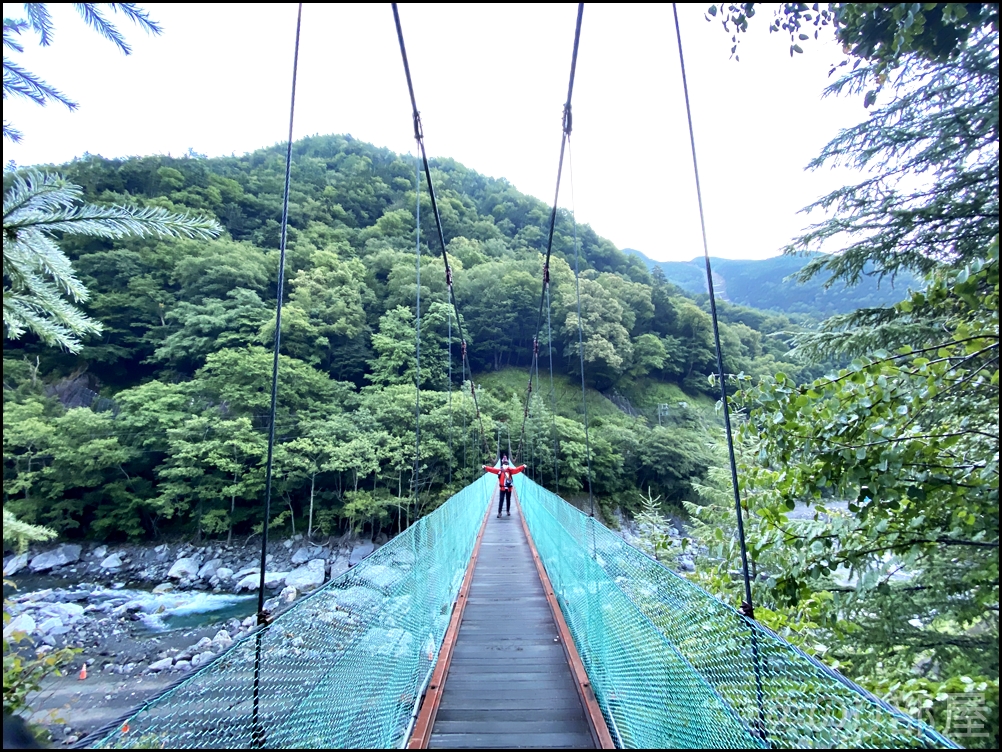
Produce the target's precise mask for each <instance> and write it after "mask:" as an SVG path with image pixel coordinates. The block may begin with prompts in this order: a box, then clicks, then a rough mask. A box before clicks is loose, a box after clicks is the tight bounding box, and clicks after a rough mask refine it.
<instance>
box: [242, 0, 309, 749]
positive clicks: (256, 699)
mask: <svg viewBox="0 0 1002 752" xmlns="http://www.w3.org/2000/svg"><path fill="white" fill-rule="evenodd" d="M302 27H303V4H302V3H299V7H298V10H297V11H296V44H295V52H294V53H293V56H292V94H291V96H290V101H289V138H288V141H287V144H286V147H285V190H284V192H283V194H282V234H281V239H280V241H279V251H278V291H277V292H276V294H275V301H276V302H275V341H274V346H273V350H272V363H271V409H270V410H269V420H268V459H267V461H266V464H265V481H264V522H263V524H262V525H261V572H260V575H259V577H258V590H257V623H258V630H257V634H256V636H255V641H254V681H253V689H252V697H253V700H252V711H251V746H252V747H254V748H261V747H264V746H265V744H266V742H267V740H266V738H265V731H264V726H262V725H261V718H260V705H261V657H262V644H261V640H262V635H263V634H264V630H263V629H262V628H261V627H263V625H264V624H265V623H267V615H266V614H265V611H264V593H265V590H264V586H265V567H266V566H267V564H268V523H269V518H270V517H271V483H272V477H273V473H274V460H275V416H276V413H277V412H278V352H279V349H280V347H281V345H282V293H283V292H284V289H285V247H286V241H287V240H288V236H289V188H290V185H291V183H292V124H293V122H294V120H295V114H296V79H297V76H298V73H299V39H300V31H301V30H302Z"/></svg>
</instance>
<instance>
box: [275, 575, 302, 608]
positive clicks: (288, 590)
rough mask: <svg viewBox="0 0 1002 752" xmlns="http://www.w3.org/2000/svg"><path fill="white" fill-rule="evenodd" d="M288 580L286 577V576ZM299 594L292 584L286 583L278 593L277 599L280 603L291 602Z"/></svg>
mask: <svg viewBox="0 0 1002 752" xmlns="http://www.w3.org/2000/svg"><path fill="white" fill-rule="evenodd" d="M286 581H288V578H286ZM298 596H299V592H298V591H297V590H296V588H294V587H293V586H292V585H286V586H285V587H284V588H282V592H281V593H279V594H278V599H279V600H280V601H282V603H292V602H293V601H294V600H296V598H297V597H298Z"/></svg>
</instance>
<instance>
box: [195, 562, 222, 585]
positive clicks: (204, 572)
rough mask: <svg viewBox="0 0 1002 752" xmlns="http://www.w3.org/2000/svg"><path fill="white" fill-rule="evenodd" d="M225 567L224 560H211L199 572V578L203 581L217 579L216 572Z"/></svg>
mask: <svg viewBox="0 0 1002 752" xmlns="http://www.w3.org/2000/svg"><path fill="white" fill-rule="evenodd" d="M222 565H223V560H222V559H210V560H209V561H207V562H205V563H204V564H203V565H202V568H201V569H199V570H198V576H199V577H201V578H202V579H203V580H208V579H211V578H212V577H215V575H216V570H218V569H219V568H220V567H221V566H222Z"/></svg>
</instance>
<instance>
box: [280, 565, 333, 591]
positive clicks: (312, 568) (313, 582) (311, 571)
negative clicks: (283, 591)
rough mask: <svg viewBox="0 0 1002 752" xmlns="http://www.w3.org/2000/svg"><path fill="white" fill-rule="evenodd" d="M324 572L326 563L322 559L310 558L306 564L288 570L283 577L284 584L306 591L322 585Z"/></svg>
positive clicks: (325, 572) (325, 571)
mask: <svg viewBox="0 0 1002 752" xmlns="http://www.w3.org/2000/svg"><path fill="white" fill-rule="evenodd" d="M326 574H327V563H326V562H325V561H324V560H323V559H311V560H310V561H309V562H307V564H306V566H303V567H299V568H298V569H294V570H292V571H291V572H289V573H288V574H287V575H286V577H285V584H286V585H291V586H292V587H294V588H296V590H298V591H300V592H306V591H308V590H314V589H316V588H318V587H320V586H321V585H323V584H324V578H325V577H326Z"/></svg>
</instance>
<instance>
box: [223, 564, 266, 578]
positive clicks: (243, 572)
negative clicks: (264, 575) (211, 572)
mask: <svg viewBox="0 0 1002 752" xmlns="http://www.w3.org/2000/svg"><path fill="white" fill-rule="evenodd" d="M260 571H261V567H244V568H243V569H238V570H237V571H236V572H234V573H233V579H234V580H239V579H241V578H243V577H246V576H247V575H249V574H257V573H258V572H260ZM216 574H217V575H218V574H219V573H218V572H217V573H216Z"/></svg>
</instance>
